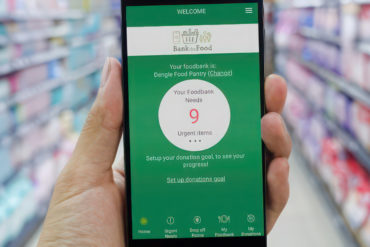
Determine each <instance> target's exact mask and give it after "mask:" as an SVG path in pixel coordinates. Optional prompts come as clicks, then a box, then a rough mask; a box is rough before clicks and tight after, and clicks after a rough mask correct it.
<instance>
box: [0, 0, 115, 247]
mask: <svg viewBox="0 0 370 247" xmlns="http://www.w3.org/2000/svg"><path fill="white" fill-rule="evenodd" d="M119 13H120V3H119V1H116V0H111V1H108V0H107V1H98V0H86V1H72V0H53V1H51V0H27V1H26V0H11V1H10V0H6V1H0V122H1V125H0V159H1V161H2V163H1V165H0V246H23V245H24V244H25V243H26V242H27V240H28V239H29V238H30V237H31V236H32V234H33V232H34V231H35V230H36V229H37V228H38V227H40V224H41V222H42V220H43V218H44V217H45V213H46V210H47V204H48V201H49V200H50V196H51V192H52V188H53V186H54V183H55V181H56V177H57V176H58V174H59V172H60V170H61V169H62V168H63V166H64V165H65V164H66V162H67V160H68V158H69V157H70V155H71V153H72V150H73V148H74V145H75V143H76V141H77V136H78V133H79V132H80V131H81V129H82V126H83V124H84V121H85V119H86V116H87V113H88V109H89V108H90V106H91V104H92V101H93V99H94V97H95V95H96V93H97V90H98V89H99V84H100V69H101V67H102V65H103V63H104V59H105V57H106V56H119V53H120V42H119V39H120V37H119V36H120V19H119Z"/></svg>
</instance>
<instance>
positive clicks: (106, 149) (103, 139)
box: [67, 58, 123, 176]
mask: <svg viewBox="0 0 370 247" xmlns="http://www.w3.org/2000/svg"><path fill="white" fill-rule="evenodd" d="M121 69H122V68H121V65H120V63H119V62H118V61H117V60H116V59H113V58H107V60H106V62H105V65H104V69H103V72H102V79H101V86H100V89H99V92H98V95H97V98H96V100H95V102H94V104H93V106H92V109H91V111H90V113H89V115H88V117H87V120H86V123H85V126H84V128H83V130H82V133H81V136H80V138H79V140H78V142H77V146H76V148H75V151H74V152H73V155H72V157H71V160H70V162H69V163H68V165H67V169H68V166H73V169H74V170H76V169H77V170H78V171H80V172H88V174H89V175H90V176H99V175H102V174H104V173H106V172H111V166H112V163H113V161H114V159H115V157H116V152H117V148H118V145H119V142H120V139H121V133H122V118H123V97H122V72H121V71H122V70H121Z"/></svg>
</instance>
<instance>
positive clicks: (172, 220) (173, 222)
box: [166, 216, 175, 226]
mask: <svg viewBox="0 0 370 247" xmlns="http://www.w3.org/2000/svg"><path fill="white" fill-rule="evenodd" d="M166 222H167V224H168V225H170V226H172V225H173V224H175V218H174V217H173V216H170V217H168V218H167V220H166Z"/></svg>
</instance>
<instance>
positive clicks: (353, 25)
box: [275, 0, 370, 246]
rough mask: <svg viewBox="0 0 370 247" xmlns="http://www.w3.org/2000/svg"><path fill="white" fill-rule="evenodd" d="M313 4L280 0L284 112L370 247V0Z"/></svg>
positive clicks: (343, 214)
mask: <svg viewBox="0 0 370 247" xmlns="http://www.w3.org/2000/svg"><path fill="white" fill-rule="evenodd" d="M313 3H314V2H313V1H298V0H297V1H278V4H276V5H275V10H276V23H275V45H276V50H277V53H276V59H275V62H276V64H275V66H276V70H277V72H278V73H280V74H282V75H284V76H285V77H286V78H287V81H288V86H289V95H288V99H287V106H286V109H285V112H284V117H285V118H286V120H287V123H288V125H289V126H291V130H292V134H293V136H295V138H296V139H297V140H298V142H299V145H298V146H299V147H300V148H301V149H302V152H303V154H304V156H305V158H306V160H307V161H308V163H309V164H310V165H311V168H312V170H313V174H315V176H317V177H318V178H319V179H320V180H322V181H324V183H325V184H326V187H327V189H325V188H324V189H323V191H328V193H327V194H326V196H327V197H330V198H332V200H333V201H334V202H335V203H336V205H337V208H338V215H339V217H340V218H341V219H343V221H342V222H343V225H345V226H347V227H344V228H347V229H348V232H350V234H349V236H352V235H353V236H355V237H354V239H355V240H356V242H357V244H359V245H360V246H370V242H369V238H368V235H366V233H369V220H370V219H369V215H370V146H369V144H370V81H369V78H370V77H369V75H370V74H369V73H370V70H369V68H370V64H369V62H370V59H369V55H370V53H369V50H367V49H365V48H366V47H367V45H370V39H369V29H368V28H367V24H369V13H370V12H369V9H370V8H369V7H370V2H366V1H361V2H360V1H358V2H357V1H335V0H333V1H317V2H316V1H315V4H313ZM297 144H298V143H297Z"/></svg>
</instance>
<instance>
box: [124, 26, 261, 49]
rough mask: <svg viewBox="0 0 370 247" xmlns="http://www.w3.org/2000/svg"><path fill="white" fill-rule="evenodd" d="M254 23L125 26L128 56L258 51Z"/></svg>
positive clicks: (257, 38) (257, 39)
mask: <svg viewBox="0 0 370 247" xmlns="http://www.w3.org/2000/svg"><path fill="white" fill-rule="evenodd" d="M258 41H259V36H258V24H236V25H199V26H162V27H129V28H127V43H128V44H127V45H128V56H155V55H190V54H222V53H258V52H259V42H258Z"/></svg>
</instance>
